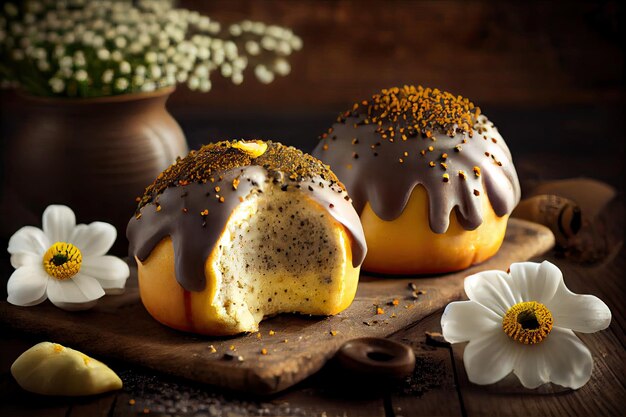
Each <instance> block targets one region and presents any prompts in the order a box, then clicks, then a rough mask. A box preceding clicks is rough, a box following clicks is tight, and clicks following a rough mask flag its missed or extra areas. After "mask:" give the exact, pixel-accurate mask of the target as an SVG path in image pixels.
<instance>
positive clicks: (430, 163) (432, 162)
mask: <svg viewBox="0 0 626 417" xmlns="http://www.w3.org/2000/svg"><path fill="white" fill-rule="evenodd" d="M428 165H430V167H431V168H432V167H434V166H435V165H437V164H435V162H434V161H430V162H429V163H428Z"/></svg>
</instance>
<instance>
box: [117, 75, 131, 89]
mask: <svg viewBox="0 0 626 417" xmlns="http://www.w3.org/2000/svg"><path fill="white" fill-rule="evenodd" d="M127 88H128V80H127V79H126V78H117V79H116V80H115V89H116V90H126V89H127Z"/></svg>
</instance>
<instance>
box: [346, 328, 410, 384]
mask: <svg viewBox="0 0 626 417" xmlns="http://www.w3.org/2000/svg"><path fill="white" fill-rule="evenodd" d="M335 361H336V363H337V364H338V365H339V366H340V367H342V368H343V369H345V370H347V371H349V372H351V373H353V374H358V375H367V376H374V377H377V378H382V379H401V378H404V377H406V376H408V375H410V374H411V373H412V372H413V369H414V368H415V354H414V353H413V349H411V348H410V347H409V346H407V345H405V344H403V343H399V342H394V341H393V340H389V339H383V338H379V337H363V338H359V339H352V340H349V341H347V342H346V343H344V344H343V346H341V348H339V350H338V351H337V354H336V355H335Z"/></svg>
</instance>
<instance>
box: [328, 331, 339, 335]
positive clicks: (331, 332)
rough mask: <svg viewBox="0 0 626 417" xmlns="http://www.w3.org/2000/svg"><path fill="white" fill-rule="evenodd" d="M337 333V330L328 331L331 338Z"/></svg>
mask: <svg viewBox="0 0 626 417" xmlns="http://www.w3.org/2000/svg"><path fill="white" fill-rule="evenodd" d="M337 333H339V332H338V331H337V330H331V331H330V335H331V336H336V335H337Z"/></svg>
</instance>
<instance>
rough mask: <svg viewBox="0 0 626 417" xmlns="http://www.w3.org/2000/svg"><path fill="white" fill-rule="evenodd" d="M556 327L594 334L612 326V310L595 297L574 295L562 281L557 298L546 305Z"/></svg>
mask: <svg viewBox="0 0 626 417" xmlns="http://www.w3.org/2000/svg"><path fill="white" fill-rule="evenodd" d="M546 307H548V309H549V310H550V312H551V313H552V317H553V318H554V326H557V327H562V328H565V329H572V330H574V331H576V332H581V333H593V332H597V331H599V330H603V329H606V328H607V327H609V324H611V310H609V307H608V306H607V305H606V304H604V302H603V301H602V300H600V299H599V298H598V297H596V296H594V295H587V294H584V295H583V294H574V293H573V292H571V291H570V290H569V289H567V287H566V286H565V283H564V282H562V281H561V283H560V285H559V288H558V289H557V292H556V294H555V296H554V297H553V298H552V299H551V300H550V301H548V302H547V303H546Z"/></svg>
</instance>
